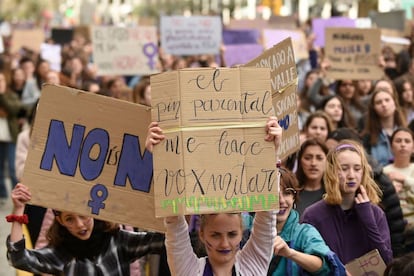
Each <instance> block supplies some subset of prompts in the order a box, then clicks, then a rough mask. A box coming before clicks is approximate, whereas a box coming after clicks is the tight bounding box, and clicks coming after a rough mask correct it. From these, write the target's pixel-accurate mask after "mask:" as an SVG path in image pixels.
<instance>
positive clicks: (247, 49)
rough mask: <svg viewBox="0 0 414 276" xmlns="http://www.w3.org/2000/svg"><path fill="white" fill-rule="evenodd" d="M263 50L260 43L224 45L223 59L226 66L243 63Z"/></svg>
mask: <svg viewBox="0 0 414 276" xmlns="http://www.w3.org/2000/svg"><path fill="white" fill-rule="evenodd" d="M262 52H263V46H262V45H260V44H234V45H226V50H225V51H224V61H225V63H226V66H227V67H232V66H237V65H242V64H245V63H246V62H248V61H250V60H252V59H254V58H255V57H257V56H258V55H260V54H261V53H262Z"/></svg>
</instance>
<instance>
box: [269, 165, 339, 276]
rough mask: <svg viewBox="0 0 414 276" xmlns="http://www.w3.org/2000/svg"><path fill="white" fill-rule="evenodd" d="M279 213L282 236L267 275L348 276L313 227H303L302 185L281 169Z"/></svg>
mask: <svg viewBox="0 0 414 276" xmlns="http://www.w3.org/2000/svg"><path fill="white" fill-rule="evenodd" d="M279 174H280V192H279V205H280V208H279V213H278V214H277V216H276V221H277V222H276V228H277V232H278V236H277V237H276V241H275V244H274V256H273V259H272V261H271V263H270V266H269V272H268V274H267V275H274V276H277V275H287V276H290V275H303V272H304V271H306V272H307V273H309V274H311V275H345V268H344V266H343V264H342V263H341V262H340V261H339V259H338V258H337V256H336V254H335V253H333V252H332V251H331V250H330V249H329V247H328V246H327V245H326V243H325V241H324V240H323V239H322V237H321V235H320V234H319V232H318V230H316V229H315V227H313V226H312V225H310V224H306V223H303V224H300V223H299V213H298V212H297V211H295V210H294V207H295V202H297V190H298V188H299V187H298V181H297V180H296V177H295V175H294V174H293V173H292V172H290V171H288V170H286V169H284V168H279Z"/></svg>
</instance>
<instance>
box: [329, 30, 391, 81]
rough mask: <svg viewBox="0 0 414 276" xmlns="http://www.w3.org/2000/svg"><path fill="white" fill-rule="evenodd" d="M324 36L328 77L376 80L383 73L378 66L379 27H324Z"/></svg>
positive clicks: (379, 51) (379, 49) (379, 52)
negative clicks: (328, 64)
mask: <svg viewBox="0 0 414 276" xmlns="http://www.w3.org/2000/svg"><path fill="white" fill-rule="evenodd" d="M325 36H326V45H325V53H326V57H327V58H328V60H329V63H330V67H329V69H328V71H327V76H328V78H332V79H338V80H340V79H353V80H361V79H362V80H377V79H379V78H381V76H382V75H383V74H384V72H383V69H381V68H380V67H379V56H380V54H381V31H380V29H357V28H328V29H326V35H325Z"/></svg>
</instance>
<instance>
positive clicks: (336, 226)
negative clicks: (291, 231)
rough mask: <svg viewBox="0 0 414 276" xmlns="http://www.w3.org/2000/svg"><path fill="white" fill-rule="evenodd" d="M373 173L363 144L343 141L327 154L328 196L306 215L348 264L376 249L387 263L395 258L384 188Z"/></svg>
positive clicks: (308, 220)
mask: <svg viewBox="0 0 414 276" xmlns="http://www.w3.org/2000/svg"><path fill="white" fill-rule="evenodd" d="M371 173H372V172H371V169H370V166H369V164H368V161H367V160H366V157H365V153H364V150H363V148H362V146H361V145H360V144H358V143H357V142H354V141H352V140H343V141H342V142H340V143H339V144H338V146H337V147H336V148H335V149H333V150H331V151H330V152H329V154H328V157H327V167H326V171H325V175H324V183H325V189H326V195H325V197H324V199H322V200H320V201H318V202H317V203H315V204H313V205H311V206H309V207H308V208H307V209H306V210H305V212H304V214H303V216H302V222H303V223H309V224H312V225H313V226H315V227H316V229H318V231H319V232H320V233H321V235H322V237H323V239H324V240H325V242H326V244H327V245H328V246H329V247H330V248H331V250H332V251H334V252H335V253H336V254H338V256H339V258H340V260H341V261H342V262H343V263H345V264H346V263H349V262H350V261H352V260H354V259H356V258H359V257H361V256H363V255H364V254H366V253H368V252H369V251H371V250H374V249H378V251H379V253H380V255H381V257H382V258H383V259H384V261H385V263H389V262H390V261H391V259H392V251H391V241H390V233H389V229H388V224H387V221H386V217H385V214H384V212H383V211H382V210H381V208H380V207H378V206H377V204H378V202H379V201H380V195H381V191H380V189H379V188H378V185H377V184H376V183H375V181H374V180H373V179H372V178H371Z"/></svg>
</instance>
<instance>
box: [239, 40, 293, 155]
mask: <svg viewBox="0 0 414 276" xmlns="http://www.w3.org/2000/svg"><path fill="white" fill-rule="evenodd" d="M245 66H255V67H267V68H270V83H271V89H272V103H273V107H274V109H275V113H276V116H277V118H278V119H279V124H280V125H281V126H282V128H283V135H282V143H281V145H280V147H279V151H278V158H280V159H283V158H285V157H287V156H289V155H290V154H292V153H294V152H295V151H297V150H298V149H299V147H300V140H299V123H298V115H297V104H296V97H297V95H296V92H297V91H296V90H297V86H298V85H297V83H298V73H297V70H296V63H295V55H294V50H293V45H292V39H291V38H287V39H285V40H283V41H282V42H280V43H279V44H277V45H275V46H273V47H272V48H271V49H268V50H266V51H265V52H263V54H261V55H260V56H258V57H256V58H255V59H254V60H252V61H250V62H249V63H247V64H246V65H245Z"/></svg>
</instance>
